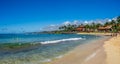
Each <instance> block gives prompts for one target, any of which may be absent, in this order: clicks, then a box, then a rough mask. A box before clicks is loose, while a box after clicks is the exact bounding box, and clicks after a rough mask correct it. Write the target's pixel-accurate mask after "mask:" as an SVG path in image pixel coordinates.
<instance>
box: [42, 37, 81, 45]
mask: <svg viewBox="0 0 120 64" xmlns="http://www.w3.org/2000/svg"><path fill="white" fill-rule="evenodd" d="M81 39H83V38H81V37H80V38H68V39H60V40H53V41H44V42H40V43H41V44H51V43H59V42H65V41H75V40H81Z"/></svg>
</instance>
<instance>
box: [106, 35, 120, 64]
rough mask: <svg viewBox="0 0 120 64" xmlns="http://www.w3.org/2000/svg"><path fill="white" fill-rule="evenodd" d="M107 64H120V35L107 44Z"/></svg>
mask: <svg viewBox="0 0 120 64" xmlns="http://www.w3.org/2000/svg"><path fill="white" fill-rule="evenodd" d="M104 48H105V52H106V55H107V59H106V61H107V62H106V64H120V35H118V36H117V37H113V38H111V39H109V40H108V41H106V42H105V44H104Z"/></svg>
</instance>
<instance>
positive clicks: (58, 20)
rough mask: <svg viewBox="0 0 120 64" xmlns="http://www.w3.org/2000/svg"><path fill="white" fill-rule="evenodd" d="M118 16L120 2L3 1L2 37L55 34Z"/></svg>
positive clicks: (0, 12)
mask: <svg viewBox="0 0 120 64" xmlns="http://www.w3.org/2000/svg"><path fill="white" fill-rule="evenodd" d="M119 15H120V0H0V33H19V32H34V31H43V30H52V29H54V27H55V25H60V24H65V23H69V22H71V23H75V22H77V21H79V22H84V21H85V22H86V21H88V20H98V19H106V18H109V19H112V18H114V17H116V16H119ZM49 26H50V27H51V28H50V29H49ZM52 27H53V28H52Z"/></svg>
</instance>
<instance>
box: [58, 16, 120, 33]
mask: <svg viewBox="0 0 120 64" xmlns="http://www.w3.org/2000/svg"><path fill="white" fill-rule="evenodd" d="M80 26H84V28H85V30H84V32H88V31H92V32H99V30H98V28H99V27H103V28H104V27H106V28H105V29H106V30H107V27H108V26H111V30H109V31H107V32H113V33H118V32H119V31H120V16H118V17H117V18H116V20H111V21H110V22H106V23H104V24H101V23H94V22H93V23H91V24H81V25H71V24H69V25H64V26H61V27H59V30H60V31H59V32H77V30H76V29H77V28H79V27H80Z"/></svg>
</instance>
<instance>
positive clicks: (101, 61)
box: [45, 37, 109, 64]
mask: <svg viewBox="0 0 120 64" xmlns="http://www.w3.org/2000/svg"><path fill="white" fill-rule="evenodd" d="M108 39H109V38H108V37H105V38H102V39H100V40H94V41H93V42H91V43H87V44H83V45H80V46H78V47H76V48H75V49H74V50H73V51H71V52H69V53H68V54H66V55H64V56H63V57H62V58H59V59H54V60H53V61H51V62H48V63H45V64H105V60H106V54H105V52H104V48H103V44H104V41H106V40H108Z"/></svg>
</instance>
